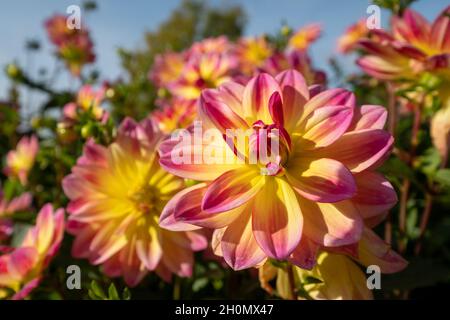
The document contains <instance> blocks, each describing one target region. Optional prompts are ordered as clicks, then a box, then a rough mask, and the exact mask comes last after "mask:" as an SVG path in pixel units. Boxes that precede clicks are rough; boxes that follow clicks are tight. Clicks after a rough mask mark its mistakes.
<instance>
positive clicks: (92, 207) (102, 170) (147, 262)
mask: <svg viewBox="0 0 450 320" xmlns="http://www.w3.org/2000/svg"><path fill="white" fill-rule="evenodd" d="M163 137H164V136H163V135H162V134H161V132H160V131H158V130H157V129H156V128H155V124H154V123H153V122H152V121H151V120H149V119H147V120H144V121H143V122H142V123H141V124H137V123H135V122H134V121H133V120H131V119H125V120H124V122H123V123H122V124H121V126H120V128H119V133H118V136H117V139H116V141H115V142H114V143H112V144H111V145H109V146H108V147H104V146H101V145H98V144H96V143H94V142H93V141H88V142H87V144H86V145H85V148H84V152H83V155H82V157H81V158H79V159H78V162H77V164H76V166H75V167H73V168H72V174H70V175H69V176H67V177H66V178H65V179H64V180H63V188H64V191H65V193H66V195H67V196H68V197H69V199H70V200H71V201H70V203H69V206H68V208H67V211H68V212H69V214H70V216H69V222H68V230H69V232H70V233H72V234H73V235H74V236H75V242H74V244H73V248H72V253H73V255H74V256H75V257H80V258H88V259H89V260H90V262H91V263H92V264H95V265H100V264H101V265H102V267H103V271H104V272H105V273H106V274H107V275H108V276H112V277H116V276H123V277H124V279H125V281H126V283H127V284H128V285H129V286H135V285H137V284H138V283H139V282H140V281H141V280H142V278H143V277H144V276H145V275H146V274H147V273H148V272H149V271H155V272H156V273H157V274H158V275H159V276H161V277H162V278H163V279H165V280H170V277H171V274H172V273H176V274H178V275H179V276H190V275H191V273H192V265H193V251H198V250H201V249H204V247H205V246H206V240H205V238H204V237H203V236H202V235H201V234H199V233H197V232H193V231H188V232H172V231H167V230H164V229H161V228H160V227H159V226H158V219H159V215H160V213H161V211H162V209H163V208H164V206H165V205H166V203H167V201H168V200H169V199H171V198H172V197H173V196H174V195H175V194H176V193H177V192H178V191H180V190H181V189H182V188H183V187H184V180H183V179H180V178H178V177H175V176H173V175H171V174H170V173H167V172H165V171H164V170H163V169H162V168H161V167H160V166H159V163H158V160H159V157H158V154H157V152H156V148H157V146H158V144H159V142H160V141H161V139H162V138H163ZM193 229H195V228H190V230H193Z"/></svg>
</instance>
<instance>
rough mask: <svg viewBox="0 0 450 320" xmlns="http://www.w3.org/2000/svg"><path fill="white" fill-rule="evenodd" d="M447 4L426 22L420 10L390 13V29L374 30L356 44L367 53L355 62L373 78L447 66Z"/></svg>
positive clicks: (449, 58) (449, 30) (397, 76)
mask: <svg viewBox="0 0 450 320" xmlns="http://www.w3.org/2000/svg"><path fill="white" fill-rule="evenodd" d="M449 13H450V7H447V8H446V9H444V10H443V12H442V13H441V14H439V16H438V17H437V18H436V19H435V20H434V22H433V23H431V24H430V23H429V22H428V21H427V20H426V19H425V18H424V17H423V16H422V15H421V14H420V13H418V12H416V11H414V10H412V9H406V10H405V12H404V13H403V16H401V17H398V16H393V18H392V21H391V25H392V31H391V32H390V33H389V32H386V31H383V30H373V31H372V32H371V33H372V37H371V38H370V39H361V40H360V41H359V46H360V47H361V48H362V49H363V50H365V51H366V52H367V53H368V55H365V56H363V57H361V58H360V59H359V60H358V61H357V63H358V65H359V66H360V67H361V68H362V69H363V70H364V71H365V72H367V73H368V74H370V75H371V76H373V77H375V78H379V79H386V80H393V79H414V77H416V76H417V75H418V74H420V73H423V72H425V71H430V70H431V71H436V70H439V69H448V68H449V65H450V62H449V61H450V41H449V39H450V36H449V33H450V26H449V25H450V24H449V21H450V17H449Z"/></svg>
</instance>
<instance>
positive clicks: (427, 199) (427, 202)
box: [414, 192, 433, 256]
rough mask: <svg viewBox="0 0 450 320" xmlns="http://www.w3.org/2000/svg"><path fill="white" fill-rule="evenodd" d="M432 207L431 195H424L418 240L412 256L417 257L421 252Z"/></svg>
mask: <svg viewBox="0 0 450 320" xmlns="http://www.w3.org/2000/svg"><path fill="white" fill-rule="evenodd" d="M432 207H433V196H432V195H431V193H428V192H427V193H426V195H425V207H424V209H423V212H422V218H421V220H420V228H419V230H420V231H419V238H418V239H417V243H416V246H415V248H414V254H415V255H416V256H418V255H419V254H420V251H421V250H422V241H423V237H424V235H425V231H426V230H427V226H428V221H429V220H430V214H431V208H432Z"/></svg>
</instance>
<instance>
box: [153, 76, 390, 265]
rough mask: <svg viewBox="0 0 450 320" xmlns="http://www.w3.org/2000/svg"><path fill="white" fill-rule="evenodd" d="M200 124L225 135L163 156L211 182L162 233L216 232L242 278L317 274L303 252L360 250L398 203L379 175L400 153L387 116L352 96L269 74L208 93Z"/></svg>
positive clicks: (193, 193)
mask: <svg viewBox="0 0 450 320" xmlns="http://www.w3.org/2000/svg"><path fill="white" fill-rule="evenodd" d="M199 119H200V120H201V121H203V126H204V128H205V129H206V128H212V129H213V130H215V131H217V132H218V134H216V135H211V134H210V137H209V138H208V139H206V138H205V139H198V137H196V135H195V129H194V132H193V133H189V132H188V133H187V132H184V133H183V134H182V135H178V136H174V137H173V139H170V140H167V141H165V142H164V143H162V145H161V147H160V154H161V159H160V164H161V165H162V167H163V168H165V169H166V170H167V171H169V172H171V173H172V174H175V175H177V176H181V177H184V178H188V179H194V180H199V181H202V183H200V184H197V185H194V186H193V187H190V188H188V189H185V190H184V191H182V192H181V193H179V194H178V195H177V196H176V197H174V198H173V199H172V200H171V201H169V203H168V204H167V206H166V208H165V210H164V212H163V214H162V215H161V218H160V225H161V226H163V227H165V228H168V229H171V228H173V227H174V226H173V223H174V222H183V223H188V224H192V225H196V226H201V227H207V228H212V229H215V238H217V243H219V244H220V246H221V251H222V253H223V257H224V259H225V261H226V262H227V263H228V264H229V265H230V266H231V267H232V268H234V269H236V270H239V269H244V268H248V267H252V266H255V265H259V264H261V263H263V262H264V261H265V259H266V258H267V257H270V258H274V259H278V260H285V259H287V260H288V261H290V262H292V263H294V264H296V265H298V266H300V267H309V266H310V261H311V260H314V258H313V257H311V255H310V250H304V249H302V245H301V243H305V244H308V243H309V241H312V242H314V243H317V244H319V245H321V246H324V247H338V246H343V245H350V244H354V243H357V242H358V241H359V240H360V239H361V235H362V232H363V226H364V221H365V220H366V221H369V220H379V219H381V217H383V216H384V214H385V213H386V211H387V210H389V209H390V208H391V207H392V206H393V205H394V204H395V203H396V201H397V197H396V193H395V191H394V189H393V187H392V186H391V185H390V183H389V182H388V181H387V180H386V179H385V178H384V177H383V176H382V175H380V174H379V173H376V172H375V171H374V170H375V169H376V168H377V167H378V166H379V165H380V164H381V163H382V162H383V160H384V159H385V158H386V157H387V155H388V154H389V151H390V150H391V147H392V145H393V137H392V136H391V135H390V134H389V133H387V132H386V131H384V130H383V129H382V128H383V126H384V124H385V121H386V111H385V109H384V108H382V107H380V106H372V105H366V106H362V107H361V108H357V107H356V106H355V97H354V95H353V94H352V93H351V92H349V91H346V90H344V89H332V90H326V91H322V92H320V88H319V87H318V86H314V87H312V88H311V89H310V88H308V86H307V85H306V82H305V79H304V78H303V77H302V76H301V74H300V73H298V72H297V71H295V70H287V71H284V72H282V73H280V74H279V75H277V76H276V77H275V78H274V77H272V76H270V75H268V74H265V73H262V74H259V75H258V76H256V77H254V78H252V79H251V80H250V81H249V82H248V84H247V85H246V86H245V87H244V86H242V85H240V84H239V83H236V82H229V83H226V84H224V85H223V86H221V87H219V88H218V89H215V90H205V91H203V93H202V96H201V98H200V109H199ZM242 132H244V133H245V134H246V135H244V136H243V137H242V135H239V134H238V135H235V136H233V134H235V133H242ZM209 133H211V132H209ZM192 135H193V137H192ZM186 137H187V138H188V139H187V138H186ZM180 138H181V141H180ZM236 138H237V139H236ZM242 138H243V139H242ZM186 141H189V142H190V143H186ZM242 141H244V144H242ZM272 142H274V145H276V143H278V148H277V150H275V152H271V151H270V150H268V149H269V148H268V146H269V145H270V146H271V147H272ZM272 150H274V149H272ZM277 151H278V152H277ZM269 153H270V154H271V155H270V157H268V154H269ZM255 154H256V156H255ZM264 154H265V155H266V156H264ZM255 157H256V160H257V161H254V160H255ZM180 158H181V161H180ZM224 159H225V161H224ZM175 226H176V227H177V228H178V225H176V224H175ZM301 240H302V242H300V241H301ZM308 262H309V264H308Z"/></svg>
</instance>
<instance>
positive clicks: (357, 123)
mask: <svg viewBox="0 0 450 320" xmlns="http://www.w3.org/2000/svg"><path fill="white" fill-rule="evenodd" d="M355 111H356V112H355V117H354V118H353V124H352V126H351V129H350V130H349V131H353V130H354V131H358V130H364V129H383V128H384V125H385V124H386V120H387V110H386V108H384V107H382V106H376V105H363V106H361V108H355Z"/></svg>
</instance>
